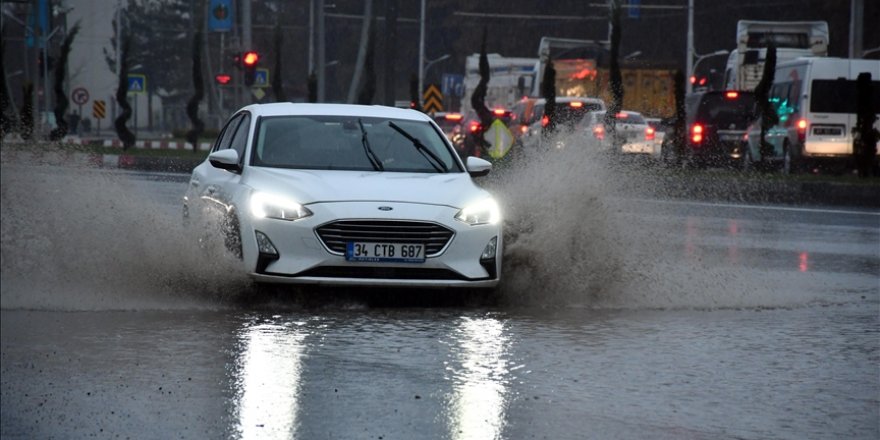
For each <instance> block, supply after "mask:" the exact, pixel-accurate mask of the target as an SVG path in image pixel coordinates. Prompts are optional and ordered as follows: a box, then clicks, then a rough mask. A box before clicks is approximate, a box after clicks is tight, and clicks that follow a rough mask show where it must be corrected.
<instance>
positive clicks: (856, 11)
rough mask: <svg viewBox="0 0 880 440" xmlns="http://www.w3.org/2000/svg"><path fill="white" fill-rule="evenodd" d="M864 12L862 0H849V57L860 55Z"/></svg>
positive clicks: (858, 56)
mask: <svg viewBox="0 0 880 440" xmlns="http://www.w3.org/2000/svg"><path fill="white" fill-rule="evenodd" d="M864 13H865V4H864V1H863V0H851V2H850V8H849V57H850V58H861V57H862V55H863V54H862V35H863V29H864V28H863V26H864V19H863V18H862V17H863V16H864Z"/></svg>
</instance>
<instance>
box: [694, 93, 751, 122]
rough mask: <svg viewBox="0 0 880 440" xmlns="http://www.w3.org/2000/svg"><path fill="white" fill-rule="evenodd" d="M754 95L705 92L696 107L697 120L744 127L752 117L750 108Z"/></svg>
mask: <svg viewBox="0 0 880 440" xmlns="http://www.w3.org/2000/svg"><path fill="white" fill-rule="evenodd" d="M754 105H755V97H754V95H753V94H751V93H745V92H739V93H738V94H737V97H736V98H728V97H726V96H725V95H724V94H722V93H707V94H706V95H704V96H703V100H702V101H701V102H700V106H699V108H698V109H697V114H696V117H697V120H698V121H702V122H704V123H709V124H716V125H719V126H725V127H726V126H728V125H730V124H734V125H735V126H737V127H740V128H745V126H746V125H748V123H749V122H750V121H751V120H752V119H754V118H753V117H752V110H753V108H754Z"/></svg>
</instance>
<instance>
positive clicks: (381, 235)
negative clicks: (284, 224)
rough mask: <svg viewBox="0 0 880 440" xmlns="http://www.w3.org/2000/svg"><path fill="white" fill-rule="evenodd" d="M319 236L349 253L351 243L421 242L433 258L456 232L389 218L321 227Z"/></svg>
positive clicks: (336, 249) (332, 247)
mask: <svg viewBox="0 0 880 440" xmlns="http://www.w3.org/2000/svg"><path fill="white" fill-rule="evenodd" d="M317 232H318V237H320V238H321V241H322V242H323V243H324V246H327V249H330V251H331V252H334V253H337V254H344V253H345V245H346V243H348V242H353V241H361V242H391V243H421V244H424V245H425V255H426V256H429V257H432V256H434V255H437V254H439V253H440V252H441V251H443V248H445V247H446V244H447V243H449V240H451V239H452V236H453V235H454V232H453V231H452V230H450V229H447V228H445V227H443V226H441V225H438V224H436V223H427V222H413V221H387V220H343V221H337V222H333V223H328V224H326V225H323V226H321V227H319V228H318V229H317Z"/></svg>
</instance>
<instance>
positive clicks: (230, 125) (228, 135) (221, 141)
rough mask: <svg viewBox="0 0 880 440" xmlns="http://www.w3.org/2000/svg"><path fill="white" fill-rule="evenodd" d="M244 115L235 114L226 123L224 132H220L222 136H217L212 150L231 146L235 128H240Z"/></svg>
mask: <svg viewBox="0 0 880 440" xmlns="http://www.w3.org/2000/svg"><path fill="white" fill-rule="evenodd" d="M242 117H243V114H238V115H235V116H233V117H232V119H230V120H229V122H227V123H226V126H225V127H223V132H222V133H220V137H219V138H217V142H216V143H215V144H214V149H213V150H212V151H219V150H225V149H227V148H229V145H230V143H232V137H233V136H234V135H235V129H236V128H238V124H239V123H240V122H241V118H242Z"/></svg>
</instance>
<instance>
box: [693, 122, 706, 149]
mask: <svg viewBox="0 0 880 440" xmlns="http://www.w3.org/2000/svg"><path fill="white" fill-rule="evenodd" d="M691 140H692V141H694V143H695V144H699V143H701V142H703V126H702V125H700V124H694V125H693V127H691Z"/></svg>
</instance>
